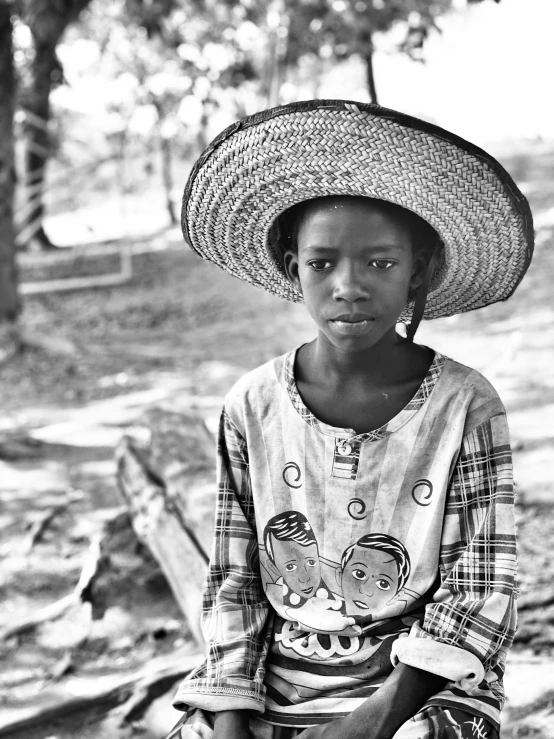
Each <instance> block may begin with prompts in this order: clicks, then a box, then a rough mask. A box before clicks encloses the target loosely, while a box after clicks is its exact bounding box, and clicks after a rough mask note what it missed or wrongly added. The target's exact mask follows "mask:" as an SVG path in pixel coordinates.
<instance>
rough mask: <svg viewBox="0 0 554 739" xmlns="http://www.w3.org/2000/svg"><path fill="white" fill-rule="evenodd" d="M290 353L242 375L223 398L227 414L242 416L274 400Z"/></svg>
mask: <svg viewBox="0 0 554 739" xmlns="http://www.w3.org/2000/svg"><path fill="white" fill-rule="evenodd" d="M290 354H291V353H290V352H287V353H286V354H282V355H281V356H279V357H275V358H274V359H271V360H270V361H269V362H266V363H265V364H262V365H261V366H260V367H256V369H253V370H251V371H250V372H247V373H246V374H245V375H243V376H242V377H241V378H240V379H239V380H237V382H236V383H235V384H234V385H233V387H232V388H231V389H230V390H229V392H228V393H227V395H226V396H225V409H226V411H227V413H230V414H231V415H233V414H239V415H242V414H243V413H244V412H245V411H246V410H247V409H250V410H251V409H253V408H254V407H256V408H258V409H259V408H260V406H263V405H264V404H266V403H269V402H271V401H272V400H274V398H275V395H276V392H277V391H278V388H279V387H283V386H284V379H283V378H284V370H285V363H286V361H287V358H288V357H290Z"/></svg>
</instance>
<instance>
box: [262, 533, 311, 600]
mask: <svg viewBox="0 0 554 739" xmlns="http://www.w3.org/2000/svg"><path fill="white" fill-rule="evenodd" d="M272 548H273V558H274V564H275V567H276V568H277V569H278V570H279V574H280V575H281V577H282V578H283V580H284V581H285V584H286V585H288V587H289V588H290V589H291V590H292V591H294V592H295V593H297V594H298V595H301V596H302V597H303V598H311V597H312V595H314V594H315V592H316V590H317V588H318V586H319V584H320V582H321V565H320V562H319V552H318V548H317V544H316V542H315V541H314V542H312V543H311V544H308V546H305V547H303V546H301V545H300V544H298V543H297V542H296V541H281V540H280V539H276V538H275V537H273V541H272Z"/></svg>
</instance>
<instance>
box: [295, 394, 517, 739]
mask: <svg viewBox="0 0 554 739" xmlns="http://www.w3.org/2000/svg"><path fill="white" fill-rule="evenodd" d="M498 403H499V401H498ZM439 569H440V574H441V587H440V588H439V590H438V591H437V593H436V594H435V596H434V600H433V603H430V604H429V605H428V606H427V607H426V614H425V618H424V621H423V623H422V624H420V623H419V622H418V623H416V624H415V625H414V628H413V629H412V631H411V633H410V635H409V636H408V637H407V638H404V639H398V640H397V641H396V642H395V643H394V645H393V654H395V655H396V659H398V660H399V662H398V664H397V666H396V668H395V669H394V670H393V672H392V674H391V675H390V676H389V678H388V679H387V680H386V681H385V683H384V684H383V685H382V686H381V687H380V688H379V690H378V691H377V692H376V693H375V694H374V695H373V696H371V698H368V699H367V700H366V701H365V703H364V704H363V705H362V706H360V707H359V708H358V709H357V710H356V711H354V712H353V713H352V714H350V716H347V717H346V718H344V719H339V720H338V721H334V722H331V723H330V724H327V725H324V726H321V727H313V728H311V729H307V730H306V731H305V732H302V734H300V735H299V737H298V739H316V737H317V738H318V739H358V737H362V736H363V738H364V739H374V737H377V738H378V739H388V738H389V737H391V736H394V733H395V732H396V731H397V730H398V729H399V728H400V726H401V725H402V723H404V722H405V721H406V720H408V719H409V718H411V717H412V716H414V715H415V714H416V713H417V712H418V711H419V710H420V708H422V707H423V705H424V704H425V702H426V701H427V700H428V699H429V698H430V697H431V696H433V695H435V694H436V693H437V692H439V691H440V690H441V689H442V688H443V687H444V686H445V684H446V683H447V682H449V683H450V685H451V686H452V687H454V685H457V686H458V687H460V688H461V689H462V690H464V689H468V688H471V687H476V686H477V685H479V684H480V683H482V681H483V680H484V681H486V682H487V683H489V684H490V683H494V682H495V681H496V680H497V679H498V678H499V677H500V676H501V674H502V657H503V654H504V653H505V651H506V650H507V648H508V647H509V646H510V644H511V642H512V640H513V636H514V631H515V622H516V619H515V599H516V591H517V588H516V538H515V520H514V491H513V480H512V463H511V452H510V445H509V435H508V427H507V423H506V418H505V415H504V413H503V412H502V409H497V410H496V414H495V415H492V417H489V418H487V419H485V420H484V421H482V422H481V423H480V424H479V425H477V426H476V427H475V428H474V429H472V430H470V431H469V432H467V433H466V435H465V436H464V439H463V443H462V448H461V451H460V455H459V457H458V460H457V463H456V466H455V468H454V471H453V474H452V477H451V484H450V490H449V495H448V500H447V503H446V509H445V514H444V523H443V532H442V540H441V549H440V561H439ZM409 665H411V666H409ZM497 673H498V674H497ZM441 676H442V677H441Z"/></svg>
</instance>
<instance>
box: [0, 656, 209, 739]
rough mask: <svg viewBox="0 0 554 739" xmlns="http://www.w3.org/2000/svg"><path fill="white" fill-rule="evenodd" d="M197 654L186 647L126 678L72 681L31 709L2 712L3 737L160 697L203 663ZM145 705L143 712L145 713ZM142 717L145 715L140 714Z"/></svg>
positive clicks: (0, 730) (44, 695)
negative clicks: (77, 714) (140, 698)
mask: <svg viewBox="0 0 554 739" xmlns="http://www.w3.org/2000/svg"><path fill="white" fill-rule="evenodd" d="M201 657H202V656H201V655H200V654H197V653H193V654H191V651H190V648H188V647H184V648H182V649H180V650H176V651H175V652H174V653H173V654H171V655H165V656H163V657H157V658H155V659H153V660H150V661H149V662H148V664H147V665H146V666H145V667H144V668H143V669H142V670H139V671H136V672H133V673H127V674H123V675H106V676H103V677H95V678H94V680H91V679H90V678H82V677H72V678H70V679H68V680H66V681H64V683H63V685H61V684H58V687H57V688H56V689H53V690H50V691H48V690H45V691H42V692H41V694H40V696H37V698H36V699H34V700H33V702H32V704H31V705H27V706H21V707H17V708H5V707H4V708H3V709H2V715H1V717H0V737H2V736H6V735H8V734H11V733H13V732H15V731H22V730H26V729H32V728H34V727H36V726H43V725H44V724H45V723H46V722H49V721H59V720H60V719H63V718H65V717H67V716H69V715H70V714H72V713H75V712H78V711H83V712H87V711H94V710H96V709H98V707H99V706H102V707H103V708H104V710H109V709H110V708H112V707H114V706H117V705H120V704H122V703H125V701H128V700H129V699H132V698H133V696H134V695H137V696H153V697H152V698H151V699H152V700H154V698H155V697H157V696H158V695H161V694H162V693H164V692H165V691H166V690H168V689H169V688H170V687H171V686H172V685H173V684H174V683H175V682H177V680H179V679H180V678H182V677H184V676H185V675H187V674H188V673H189V672H190V671H191V670H192V669H193V667H195V666H196V665H197V664H198V662H199V661H200V659H201ZM135 702H136V703H137V709H136V710H137V711H138V712H139V713H140V711H141V710H143V709H142V707H141V708H138V703H139V701H138V700H137V701H135V700H133V703H132V704H129V706H130V708H128V709H126V710H124V711H122V714H121V716H122V718H124V717H125V715H126V714H127V713H129V714H131V713H132V708H131V706H134V703H135ZM146 707H147V706H146V705H144V710H146ZM141 715H142V714H141Z"/></svg>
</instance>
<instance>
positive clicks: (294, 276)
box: [283, 249, 302, 292]
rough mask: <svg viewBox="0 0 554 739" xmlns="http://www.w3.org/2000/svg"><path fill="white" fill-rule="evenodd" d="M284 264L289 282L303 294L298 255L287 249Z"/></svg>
mask: <svg viewBox="0 0 554 739" xmlns="http://www.w3.org/2000/svg"><path fill="white" fill-rule="evenodd" d="M283 264H284V267H285V273H286V275H287V277H288V280H289V282H290V283H291V284H292V285H294V287H295V288H296V289H297V290H298V291H299V292H302V286H301V284H300V276H299V274H298V254H297V253H296V252H295V251H293V250H292V249H287V251H286V252H285V255H284V257H283Z"/></svg>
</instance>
